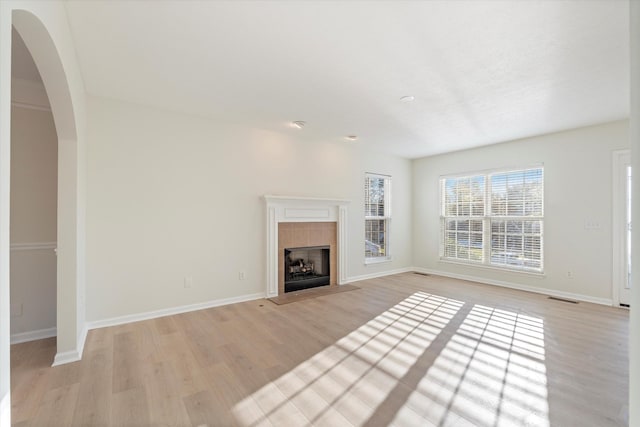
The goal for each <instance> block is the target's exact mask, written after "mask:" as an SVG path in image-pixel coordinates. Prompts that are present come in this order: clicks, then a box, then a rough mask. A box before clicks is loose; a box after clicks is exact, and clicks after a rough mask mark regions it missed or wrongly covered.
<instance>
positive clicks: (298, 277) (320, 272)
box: [284, 246, 331, 293]
mask: <svg viewBox="0 0 640 427" xmlns="http://www.w3.org/2000/svg"><path fill="white" fill-rule="evenodd" d="M330 259H331V258H330V247H329V246H311V247H302V248H285V249H284V292H285V293H287V292H295V291H300V290H303V289H310V288H315V287H318V286H328V285H329V284H330V282H331V274H330Z"/></svg>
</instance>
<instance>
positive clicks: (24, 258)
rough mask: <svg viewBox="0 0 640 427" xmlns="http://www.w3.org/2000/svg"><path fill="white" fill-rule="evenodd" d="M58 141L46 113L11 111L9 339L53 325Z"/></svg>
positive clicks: (54, 315)
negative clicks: (15, 335) (10, 335)
mask: <svg viewBox="0 0 640 427" xmlns="http://www.w3.org/2000/svg"><path fill="white" fill-rule="evenodd" d="M57 144H58V138H57V135H56V129H55V126H54V123H53V116H52V115H51V112H50V111H46V110H42V109H34V108H23V107H13V109H12V112H11V311H12V315H11V334H12V335H14V334H17V333H25V332H32V331H37V330H42V329H50V328H54V327H55V326H56V255H55V252H54V248H55V245H56V231H57V230H56V227H57V221H56V217H57V194H58V192H57V188H58V185H57V184H58V173H57V166H58V150H57Z"/></svg>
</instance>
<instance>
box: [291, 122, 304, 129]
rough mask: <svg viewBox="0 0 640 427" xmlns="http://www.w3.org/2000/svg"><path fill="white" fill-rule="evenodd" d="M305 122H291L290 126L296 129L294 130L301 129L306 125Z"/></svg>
mask: <svg viewBox="0 0 640 427" xmlns="http://www.w3.org/2000/svg"><path fill="white" fill-rule="evenodd" d="M306 124H307V122H305V121H302V120H296V121H294V122H291V126H292V127H294V128H296V129H302V128H303V127H304V125H306Z"/></svg>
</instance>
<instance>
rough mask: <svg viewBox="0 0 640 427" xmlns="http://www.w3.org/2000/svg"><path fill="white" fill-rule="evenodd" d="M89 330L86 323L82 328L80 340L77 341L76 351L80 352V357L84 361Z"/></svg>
mask: <svg viewBox="0 0 640 427" xmlns="http://www.w3.org/2000/svg"><path fill="white" fill-rule="evenodd" d="M88 332H89V330H88V329H87V325H86V323H85V324H84V325H83V326H82V330H81V331H80V334H79V335H78V339H77V340H76V349H77V350H78V355H79V357H80V359H82V354H83V353H84V344H85V342H87V333H88Z"/></svg>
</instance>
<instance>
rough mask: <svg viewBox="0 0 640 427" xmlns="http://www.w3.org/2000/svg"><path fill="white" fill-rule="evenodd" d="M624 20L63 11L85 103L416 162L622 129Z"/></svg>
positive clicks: (489, 4)
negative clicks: (587, 130) (611, 124)
mask: <svg viewBox="0 0 640 427" xmlns="http://www.w3.org/2000/svg"><path fill="white" fill-rule="evenodd" d="M628 10H629V3H628V1H624V0H619V1H618V0H606V1H583V0H575V1H515V0H514V1H503V0H499V1H421V2H420V1H406V2H405V1H398V0H395V1H299V2H294V1H259V2H258V1H247V2H245V1H162V2H145V1H68V2H67V13H68V17H69V21H70V25H71V29H72V33H73V35H74V39H75V43H76V49H77V55H78V59H79V62H80V66H81V70H82V74H83V77H84V80H85V85H86V89H87V91H88V92H89V93H90V94H93V95H98V96H105V97H111V98H117V99H121V100H125V101H130V102H134V103H139V104H144V105H149V106H154V107H159V108H163V109H169V110H174V111H180V112H184V113H189V114H197V115H203V116H207V117H210V118H212V119H215V120H220V121H224V122H230V123H241V124H242V125H244V126H250V127H255V128H261V129H268V130H273V131H276V132H286V133H293V132H298V133H297V137H298V138H300V139H301V140H303V141H304V140H308V141H315V140H336V141H344V136H345V135H350V134H356V135H358V136H359V139H358V141H357V142H355V143H354V142H347V141H344V143H345V144H347V143H349V144H366V145H367V146H369V147H371V148H372V149H375V150H382V151H385V152H387V153H391V154H395V155H399V156H403V157H409V158H416V157H421V156H426V155H432V154H437V153H443V152H448V151H454V150H460V149H464V148H470V147H474V146H479V145H485V144H492V143H497V142H502V141H507V140H512V139H517V138H523V137H527V136H532V135H537V134H543V133H549V132H554V131H558V130H563V129H570V128H575V127H579V126H585V125H591V124H596V123H602V122H606V121H611V120H616V119H621V118H624V117H627V116H628V110H629V96H628V93H629V75H628V74H629V53H628V50H629V25H628V21H629V13H628ZM404 95H412V96H414V97H415V101H413V102H409V103H404V102H401V101H400V97H402V96H404ZM291 120H305V121H307V126H306V127H305V128H304V129H303V130H302V131H299V130H294V129H291V128H289V127H288V126H287V124H288V122H289V121H291Z"/></svg>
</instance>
